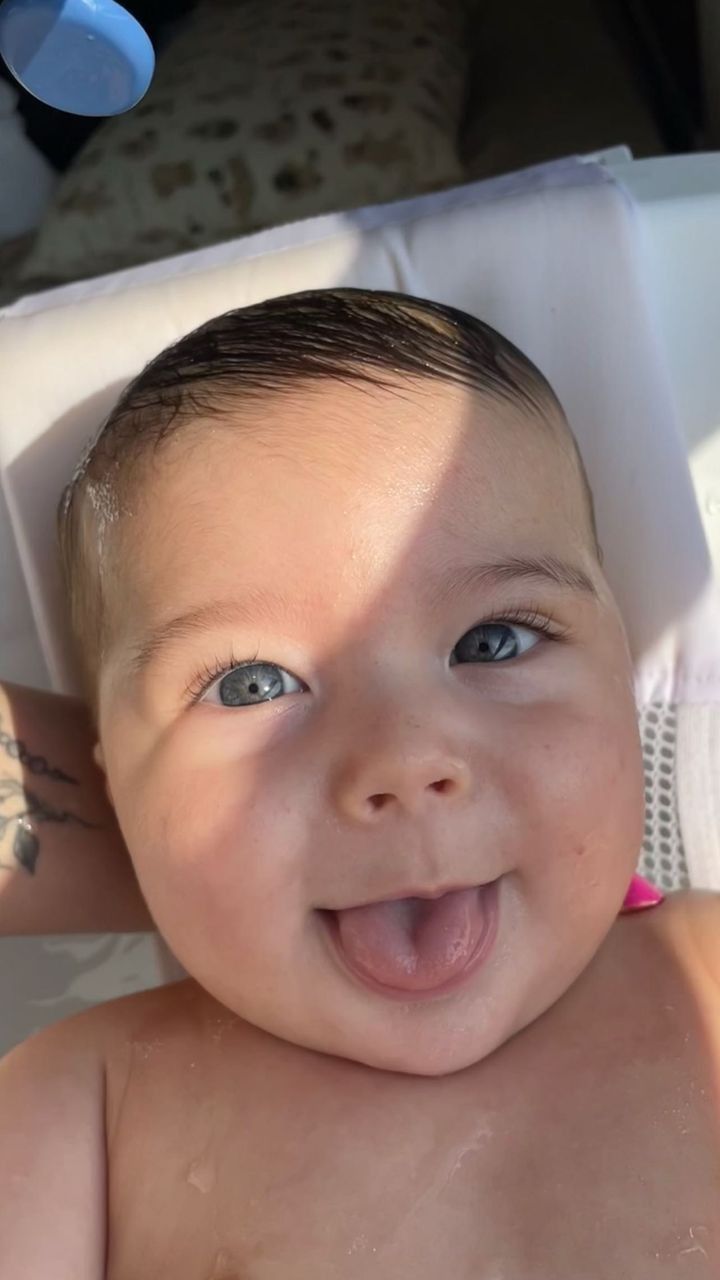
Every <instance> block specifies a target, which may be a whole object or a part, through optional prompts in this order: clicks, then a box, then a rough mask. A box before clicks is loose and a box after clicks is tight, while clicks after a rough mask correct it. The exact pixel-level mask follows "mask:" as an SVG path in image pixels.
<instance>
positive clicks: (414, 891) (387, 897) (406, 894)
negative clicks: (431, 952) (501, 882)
mask: <svg viewBox="0 0 720 1280" xmlns="http://www.w3.org/2000/svg"><path fill="white" fill-rule="evenodd" d="M491 883H492V881H490V880H482V881H479V882H476V883H474V884H467V883H464V884H458V883H457V881H454V882H453V883H452V884H443V885H436V886H435V887H434V888H432V889H428V888H422V887H420V886H418V885H407V886H406V887H405V888H404V889H397V890H394V891H393V892H392V893H384V894H382V895H381V896H380V897H376V898H367V899H366V900H365V901H364V902H352V903H348V904H346V905H345V906H343V907H324V908H322V907H321V908H320V909H321V910H325V911H347V910H349V909H351V908H354V907H369V906H371V905H372V906H374V905H376V904H377V903H379V902H397V901H398V899H399V898H442V897H443V895H444V894H446V893H457V892H458V890H460V889H481V888H483V887H484V885H486V884H491Z"/></svg>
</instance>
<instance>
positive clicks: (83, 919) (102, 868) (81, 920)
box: [0, 683, 154, 936]
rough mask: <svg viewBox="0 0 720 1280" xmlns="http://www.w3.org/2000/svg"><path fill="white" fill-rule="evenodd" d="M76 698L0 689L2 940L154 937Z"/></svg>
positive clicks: (18, 687) (86, 717) (88, 723)
mask: <svg viewBox="0 0 720 1280" xmlns="http://www.w3.org/2000/svg"><path fill="white" fill-rule="evenodd" d="M93 743H94V736H93V732H92V724H91V720H90V715H89V712H88V710H87V708H86V706H85V704H84V703H83V702H81V701H80V700H79V699H77V698H66V697H62V696H61V695H59V694H55V693H42V692H40V691H39V690H37V689H28V688H25V687H23V686H22V685H15V684H1V683H0V936H2V935H7V934H32V933H103V932H105V931H110V932H128V933H131V932H133V931H135V930H151V929H153V928H154V924H153V921H152V918H151V916H150V914H149V912H148V910H147V907H146V906H145V903H144V901H143V898H142V894H141V893H140V889H139V887H138V884H137V880H136V879H135V874H134V871H133V868H132V863H131V861H130V857H129V855H128V853H127V850H126V848H125V844H124V841H123V839H122V836H121V835H120V832H119V830H118V826H117V823H116V821H115V815H114V814H113V811H112V809H111V807H110V805H109V803H108V800H107V797H106V794H105V788H104V781H103V777H102V774H101V772H100V770H99V769H98V768H97V766H96V765H95V763H94V761H93V758H92V749H93Z"/></svg>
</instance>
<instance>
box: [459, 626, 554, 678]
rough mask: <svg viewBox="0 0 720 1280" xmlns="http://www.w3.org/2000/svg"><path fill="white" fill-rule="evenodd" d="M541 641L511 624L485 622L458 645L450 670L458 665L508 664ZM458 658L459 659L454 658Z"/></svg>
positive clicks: (526, 629) (527, 631)
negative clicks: (472, 663) (506, 662)
mask: <svg viewBox="0 0 720 1280" xmlns="http://www.w3.org/2000/svg"><path fill="white" fill-rule="evenodd" d="M513 632H514V633H515V635H513ZM518 636H519V640H518V639H517V638H516V637H518ZM539 639H540V637H539V635H538V634H537V632H536V631H531V630H530V628H529V627H519V626H517V625H516V624H514V623H510V622H482V623H479V624H478V626H476V627H471V628H470V630H469V631H466V632H465V635H464V636H463V637H462V639H461V640H459V641H458V643H457V644H456V645H455V648H454V649H453V655H451V658H450V666H451V667H453V666H455V665H456V664H457V663H458V662H491V663H492V662H501V661H502V662H504V661H506V660H507V659H508V658H517V657H519V656H520V654H521V653H527V651H528V649H533V648H534V647H535V645H536V644H537V643H538V640H539ZM455 654H457V655H458V657H457V658H454V655H455Z"/></svg>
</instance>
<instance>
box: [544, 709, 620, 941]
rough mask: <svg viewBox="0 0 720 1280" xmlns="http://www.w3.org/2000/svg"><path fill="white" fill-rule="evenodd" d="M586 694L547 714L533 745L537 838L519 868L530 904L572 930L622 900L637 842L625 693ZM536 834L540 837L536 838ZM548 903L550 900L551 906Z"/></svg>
mask: <svg viewBox="0 0 720 1280" xmlns="http://www.w3.org/2000/svg"><path fill="white" fill-rule="evenodd" d="M616 688H617V685H614V688H608V689H607V691H606V693H605V696H604V697H603V696H599V697H594V696H590V697H589V698H588V699H587V700H581V701H579V702H578V703H577V704H575V705H569V706H567V707H565V708H564V709H562V710H558V714H557V716H556V717H553V715H552V712H551V713H550V714H549V716H548V720H547V723H546V725H545V726H544V729H545V732H540V733H538V736H537V740H536V748H535V756H536V763H535V767H533V768H532V771H531V777H532V784H531V785H532V787H533V793H534V795H533V802H532V803H533V806H534V807H535V810H536V813H537V814H538V819H539V825H540V826H541V827H542V835H541V838H540V839H539V840H538V843H537V846H536V847H535V849H533V848H532V847H531V848H529V849H528V853H527V860H526V862H525V863H524V867H525V869H526V870H527V872H528V875H529V877H530V876H531V877H532V879H533V882H534V883H533V900H534V902H535V903H536V904H537V905H538V906H542V904H543V902H544V900H545V898H547V902H546V903H545V905H546V907H547V913H548V917H549V918H552V916H553V914H555V913H557V911H558V909H560V910H561V911H563V912H566V913H567V914H568V918H571V919H572V920H573V921H574V922H575V925H576V926H577V927H578V928H582V926H583V921H585V920H587V922H588V923H589V922H590V921H591V920H598V921H599V919H600V917H601V916H602V915H603V913H604V912H605V913H607V912H610V911H612V909H613V908H614V906H615V905H616V903H617V900H618V899H621V898H622V896H623V894H624V891H625V889H626V887H627V884H628V883H629V880H630V877H631V876H632V874H633V871H634V870H635V866H636V864H637V861H638V858H639V855H640V849H641V845H642V839H643V823H644V808H645V807H644V789H643V761H642V752H641V748H640V743H639V737H638V729H637V714H636V711H635V706H634V702H633V701H632V698H631V697H629V696H627V694H626V693H620V694H619V695H618V696H615V694H614V689H616ZM538 834H539V835H540V832H538ZM551 899H553V900H551Z"/></svg>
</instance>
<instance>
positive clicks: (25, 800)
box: [0, 728, 98, 876]
mask: <svg viewBox="0 0 720 1280" xmlns="http://www.w3.org/2000/svg"><path fill="white" fill-rule="evenodd" d="M0 747H3V748H4V750H5V752H6V754H7V755H9V756H10V757H11V759H13V760H19V761H20V763H21V764H22V765H24V767H25V768H26V769H28V770H29V771H30V773H35V774H42V775H44V776H45V777H47V778H52V779H53V781H54V782H67V783H71V784H72V785H73V786H77V785H78V781H77V778H71V777H70V776H69V774H67V773H64V772H63V770H62V769H56V768H51V766H50V765H49V764H48V762H47V760H46V759H45V757H44V756H34V755H32V754H31V753H30V752H29V751H28V749H27V747H26V746H25V744H24V743H23V742H21V741H20V740H19V739H18V738H12V737H11V736H10V734H8V733H5V732H4V731H3V729H2V728H0ZM42 822H58V823H63V822H71V823H76V824H77V825H78V826H80V827H88V828H91V829H92V828H94V829H96V830H97V828H98V824H97V823H95V822H88V821H87V820H86V819H85V818H81V817H80V816H79V814H76V813H71V812H70V810H68V809H57V808H56V807H55V806H54V805H51V804H49V803H48V801H47V800H42V799H41V798H40V796H38V795H36V793H35V792H34V791H30V790H29V789H28V788H27V787H25V786H23V784H22V782H20V781H18V780H17V779H16V778H10V777H8V776H7V775H5V774H0V845H2V843H3V841H4V840H5V837H6V836H8V837H12V854H13V858H14V859H15V861H14V862H12V863H8V862H2V861H0V869H4V870H7V871H14V870H15V867H16V865H17V866H20V867H22V868H23V869H24V870H25V871H27V872H28V873H29V874H30V875H31V876H33V875H34V874H35V867H36V864H37V860H38V856H39V854H40V839H39V836H38V834H37V826H38V824H39V823H42Z"/></svg>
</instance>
